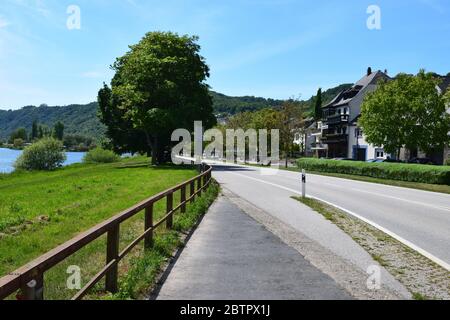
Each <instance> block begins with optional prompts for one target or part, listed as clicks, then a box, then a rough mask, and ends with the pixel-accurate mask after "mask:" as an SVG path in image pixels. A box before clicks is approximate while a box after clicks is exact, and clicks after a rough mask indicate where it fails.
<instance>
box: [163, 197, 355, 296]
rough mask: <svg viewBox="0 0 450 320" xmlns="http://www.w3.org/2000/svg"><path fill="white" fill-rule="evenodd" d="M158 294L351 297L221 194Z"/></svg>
mask: <svg viewBox="0 0 450 320" xmlns="http://www.w3.org/2000/svg"><path fill="white" fill-rule="evenodd" d="M157 299H160V300H212V299H219V300H230V299H242V300H252V299H254V300H266V299H267V300H269V299H286V300H297V299H299V300H300V299H309V300H313V299H352V297H351V296H350V295H349V294H348V293H347V292H346V291H345V290H343V289H342V288H340V287H339V285H338V284H337V283H336V282H335V281H334V280H333V279H331V278H330V277H329V276H327V275H325V274H324V273H322V272H321V271H320V270H318V269H317V268H315V267H314V266H312V265H311V264H310V263H309V262H308V261H307V260H305V259H304V258H303V257H302V256H301V255H300V254H299V253H298V251H296V250H295V249H293V248H291V247H289V246H288V245H286V244H285V243H283V242H282V241H281V240H280V239H279V238H277V237H276V236H274V235H273V234H272V233H271V232H270V231H268V230H266V229H265V228H264V227H263V226H262V225H260V224H259V223H258V222H256V221H255V220H253V219H252V218H250V217H249V216H248V215H247V214H246V213H244V212H243V211H242V210H241V209H239V208H238V207H237V206H236V205H235V204H233V203H231V202H230V201H229V200H228V199H227V198H225V197H220V198H219V199H218V201H216V202H215V203H214V205H213V206H212V207H211V209H210V210H209V212H208V214H207V215H206V216H205V218H204V219H203V221H202V223H201V224H200V226H199V227H198V229H197V230H196V231H195V232H194V234H193V235H192V238H191V239H190V240H189V242H188V243H187V246H186V248H185V249H184V250H183V252H182V253H181V255H180V257H179V259H178V260H177V261H176V262H175V265H174V266H173V269H172V270H171V272H170V274H169V276H168V278H167V279H166V281H165V282H164V284H163V286H162V288H161V290H160V292H159V295H158V297H157Z"/></svg>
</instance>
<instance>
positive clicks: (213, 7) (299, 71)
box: [0, 0, 450, 109]
mask: <svg viewBox="0 0 450 320" xmlns="http://www.w3.org/2000/svg"><path fill="white" fill-rule="evenodd" d="M69 5H77V6H79V8H80V10H81V29H79V30H69V29H68V28H67V26H66V21H67V19H68V17H69V14H67V7H68V6H69ZM369 5H377V6H379V7H380V9H381V30H369V29H368V28H367V25H366V21H367V19H368V17H369V14H367V12H366V11H367V8H368V6H369ZM154 30H163V31H169V30H170V31H175V32H178V33H180V34H195V35H198V36H199V37H200V44H201V46H202V54H203V56H204V57H205V58H206V60H207V63H208V64H209V65H210V67H211V78H210V79H209V80H208V83H209V84H210V86H211V87H212V88H213V90H216V91H219V92H222V93H225V94H228V95H255V96H263V97H272V98H288V97H292V96H296V97H298V96H299V95H301V97H302V98H309V97H310V96H311V95H312V94H314V93H315V91H316V90H317V88H318V87H319V86H320V87H323V88H329V87H332V86H335V85H338V84H341V83H345V82H355V81H357V80H358V79H359V78H361V76H362V75H363V74H364V73H365V71H366V69H367V67H368V66H372V68H373V69H381V70H384V69H387V70H388V71H389V73H390V74H391V75H393V74H396V73H398V72H409V73H413V72H417V71H418V70H419V69H420V68H425V69H427V70H429V71H435V72H438V73H442V74H446V73H448V72H450V58H449V57H450V41H449V39H450V2H449V1H448V0H396V1H392V0H371V1H366V0H340V1H337V0H328V1H323V0H315V1H310V0H297V1H295V0H278V1H277V0H260V1H257V0H240V1H234V0H227V1H224V0H221V1H216V0H205V1H203V0H190V1H189V0H185V1H172V0H166V1H149V0H70V1H66V0H1V1H0V108H2V109H10V108H11V109H17V108H20V107H22V106H24V105H30V104H33V105H39V104H41V103H47V104H49V105H66V104H71V103H87V102H90V101H94V100H96V94H97V91H98V89H99V87H100V86H101V84H102V82H104V81H106V82H108V83H109V81H110V79H111V76H112V73H111V71H110V70H109V65H110V64H112V63H113V62H114V60H115V58H116V57H118V56H120V55H122V54H124V53H125V52H126V51H127V49H128V45H130V44H134V43H136V42H138V41H139V39H140V38H141V37H142V36H143V35H144V34H145V33H146V32H148V31H154Z"/></svg>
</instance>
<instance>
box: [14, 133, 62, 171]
mask: <svg viewBox="0 0 450 320" xmlns="http://www.w3.org/2000/svg"><path fill="white" fill-rule="evenodd" d="M65 160H66V154H65V153H64V151H63V145H62V143H61V142H60V141H58V140H56V139H53V138H44V139H41V140H39V141H38V142H36V143H34V144H32V145H31V146H29V147H26V148H25V149H24V151H23V153H22V154H21V156H20V157H19V158H18V159H17V160H16V162H15V164H14V167H15V168H16V169H22V170H54V169H56V168H58V167H60V166H62V164H63V163H64V161H65Z"/></svg>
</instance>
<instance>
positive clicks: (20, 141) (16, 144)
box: [13, 138, 24, 148]
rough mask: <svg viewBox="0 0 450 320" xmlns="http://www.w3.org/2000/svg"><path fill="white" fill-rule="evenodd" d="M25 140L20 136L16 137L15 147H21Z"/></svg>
mask: <svg viewBox="0 0 450 320" xmlns="http://www.w3.org/2000/svg"><path fill="white" fill-rule="evenodd" d="M23 143H24V141H23V140H22V139H20V138H17V139H14V142H13V145H14V148H20V147H21V146H23Z"/></svg>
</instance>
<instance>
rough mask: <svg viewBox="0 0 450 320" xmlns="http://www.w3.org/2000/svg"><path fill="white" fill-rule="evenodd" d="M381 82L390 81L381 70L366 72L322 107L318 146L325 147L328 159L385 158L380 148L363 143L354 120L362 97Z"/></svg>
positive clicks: (359, 109) (356, 118) (365, 159)
mask: <svg viewBox="0 0 450 320" xmlns="http://www.w3.org/2000/svg"><path fill="white" fill-rule="evenodd" d="M380 80H386V81H389V80H390V78H389V76H388V75H386V74H385V73H383V72H381V71H377V72H373V73H372V72H370V73H369V72H368V73H367V75H366V76H365V77H363V78H362V79H361V80H359V81H358V82H357V83H356V84H355V85H354V86H353V87H352V88H350V89H348V90H344V91H342V92H341V93H339V94H338V95H337V96H336V97H335V98H334V99H333V100H332V101H331V102H330V103H328V104H327V105H325V106H324V107H323V121H322V136H321V142H320V143H321V146H326V154H327V157H328V158H345V159H354V160H359V161H367V160H369V159H386V158H387V156H388V155H387V154H386V153H385V152H384V150H383V147H382V146H374V145H372V144H370V143H368V142H367V141H366V140H365V137H364V133H363V132H362V130H361V129H360V128H359V127H358V125H357V121H358V118H359V116H360V114H361V105H362V102H363V100H364V97H365V96H366V94H368V93H369V92H373V91H374V90H376V88H377V83H378V81H380Z"/></svg>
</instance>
